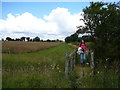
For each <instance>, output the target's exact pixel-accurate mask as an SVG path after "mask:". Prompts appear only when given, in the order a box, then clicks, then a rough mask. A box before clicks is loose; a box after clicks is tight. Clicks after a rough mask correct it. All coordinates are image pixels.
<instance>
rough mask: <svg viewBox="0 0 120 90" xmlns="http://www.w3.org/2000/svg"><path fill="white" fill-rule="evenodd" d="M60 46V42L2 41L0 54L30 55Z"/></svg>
mask: <svg viewBox="0 0 120 90" xmlns="http://www.w3.org/2000/svg"><path fill="white" fill-rule="evenodd" d="M59 44H61V42H21V41H3V42H2V53H30V52H36V51H40V50H43V49H47V48H50V47H54V46H57V45H59Z"/></svg>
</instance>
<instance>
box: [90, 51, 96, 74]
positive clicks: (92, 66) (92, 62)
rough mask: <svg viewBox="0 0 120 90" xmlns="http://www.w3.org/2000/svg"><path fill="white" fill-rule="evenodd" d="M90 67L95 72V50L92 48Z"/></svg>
mask: <svg viewBox="0 0 120 90" xmlns="http://www.w3.org/2000/svg"><path fill="white" fill-rule="evenodd" d="M90 67H91V69H92V73H93V74H94V68H95V64H94V52H93V51H92V50H91V59H90Z"/></svg>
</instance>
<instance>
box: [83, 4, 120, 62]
mask: <svg viewBox="0 0 120 90" xmlns="http://www.w3.org/2000/svg"><path fill="white" fill-rule="evenodd" d="M83 12H84V23H85V25H86V26H85V28H87V30H90V31H91V35H92V38H93V39H94V40H93V41H94V44H95V47H94V48H95V58H97V60H99V59H102V60H105V59H107V58H109V59H110V60H111V61H113V60H118V59H119V58H120V57H119V56H120V47H119V45H120V43H119V42H120V25H119V22H120V18H119V17H120V7H119V6H118V5H117V4H115V3H109V4H108V3H103V2H91V3H90V6H89V7H86V8H84V9H83ZM97 60H96V61H97Z"/></svg>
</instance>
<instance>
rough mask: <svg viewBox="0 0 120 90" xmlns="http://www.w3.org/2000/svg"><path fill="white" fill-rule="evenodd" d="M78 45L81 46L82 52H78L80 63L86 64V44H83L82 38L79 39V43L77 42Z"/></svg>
mask: <svg viewBox="0 0 120 90" xmlns="http://www.w3.org/2000/svg"><path fill="white" fill-rule="evenodd" d="M79 47H81V48H82V51H83V53H80V63H81V64H86V51H87V46H86V44H85V41H84V40H81V43H80V44H79Z"/></svg>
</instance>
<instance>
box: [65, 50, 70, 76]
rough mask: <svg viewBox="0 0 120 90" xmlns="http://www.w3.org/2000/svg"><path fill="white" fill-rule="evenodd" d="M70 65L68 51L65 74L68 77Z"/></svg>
mask: <svg viewBox="0 0 120 90" xmlns="http://www.w3.org/2000/svg"><path fill="white" fill-rule="evenodd" d="M68 66H69V62H68V53H67V52H66V62H65V76H66V77H68Z"/></svg>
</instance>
